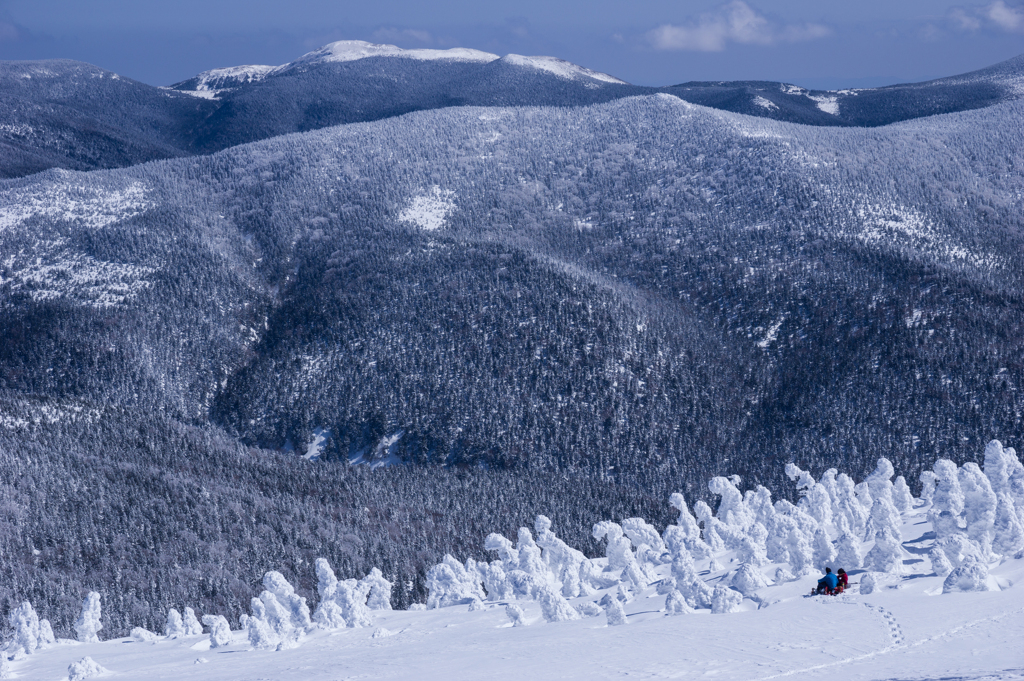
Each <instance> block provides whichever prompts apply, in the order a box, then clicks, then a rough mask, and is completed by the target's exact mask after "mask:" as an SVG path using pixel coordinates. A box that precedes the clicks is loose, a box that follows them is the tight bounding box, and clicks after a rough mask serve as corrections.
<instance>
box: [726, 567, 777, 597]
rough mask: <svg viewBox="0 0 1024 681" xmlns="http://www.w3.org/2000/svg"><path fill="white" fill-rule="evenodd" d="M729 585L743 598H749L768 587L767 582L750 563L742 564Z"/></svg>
mask: <svg viewBox="0 0 1024 681" xmlns="http://www.w3.org/2000/svg"><path fill="white" fill-rule="evenodd" d="M729 585H730V586H732V588H734V589H736V591H739V592H740V593H741V594H743V595H744V596H750V595H752V594H753V593H754V592H756V591H758V590H759V589H763V588H764V587H766V586H768V580H766V579H765V578H764V575H763V574H761V571H760V570H758V569H757V568H756V567H754V566H753V565H751V564H750V563H744V564H743V565H740V567H739V569H738V570H736V573H735V574H734V575H733V576H732V580H731V581H730V582H729Z"/></svg>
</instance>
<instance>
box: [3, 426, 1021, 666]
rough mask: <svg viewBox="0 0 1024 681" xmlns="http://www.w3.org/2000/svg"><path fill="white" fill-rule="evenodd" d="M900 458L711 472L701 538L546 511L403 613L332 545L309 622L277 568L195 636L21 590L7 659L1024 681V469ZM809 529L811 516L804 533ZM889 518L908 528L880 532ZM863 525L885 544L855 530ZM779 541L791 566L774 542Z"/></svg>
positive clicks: (632, 522) (1000, 457)
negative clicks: (912, 478) (26, 598)
mask: <svg viewBox="0 0 1024 681" xmlns="http://www.w3.org/2000/svg"><path fill="white" fill-rule="evenodd" d="M892 472H893V470H892V466H891V465H890V464H889V462H888V461H887V460H885V459H880V460H879V465H878V468H877V469H876V471H875V472H874V473H872V475H871V476H869V477H868V479H867V480H866V481H865V482H862V483H860V484H858V485H856V486H854V485H853V483H852V481H851V480H850V478H848V477H846V476H844V475H839V477H838V479H837V478H836V472H835V471H834V470H830V471H827V472H826V473H825V474H824V475H823V476H822V478H821V480H820V482H818V481H815V480H814V478H813V477H811V476H810V474H809V473H807V472H805V471H801V470H800V469H799V468H797V467H796V466H794V465H793V464H789V465H788V466H787V473H788V474H789V476H790V478H791V479H793V480H794V481H795V482H796V483H797V486H798V488H799V489H800V490H801V492H802V495H803V499H801V502H800V504H799V505H798V506H794V505H792V504H789V502H786V501H779V502H776V503H775V504H774V505H773V504H771V502H770V497H768V496H766V492H767V490H764V488H758V489H756V490H749V491H748V492H747V493H746V494H745V495H742V496H741V494H740V492H739V490H738V488H737V487H736V485H737V483H738V482H739V479H738V478H736V477H733V478H723V477H719V478H714V479H713V480H712V481H711V482H710V483H709V487H710V489H711V490H712V492H714V493H715V494H718V495H720V496H721V497H722V501H721V504H720V506H719V509H718V512H717V515H715V516H712V515H709V513H710V508H709V507H708V506H707V505H706V504H704V502H700V501H698V502H697V503H696V504H695V506H694V508H695V511H696V518H699V519H700V520H701V522H702V523H703V526H704V529H703V531H698V532H697V533H694V532H693V530H694V529H697V527H698V526H697V519H695V518H694V516H693V515H691V514H690V511H689V509H688V507H687V505H686V504H685V503H684V502H683V499H682V497H681V495H673V496H672V499H671V503H672V505H673V506H674V507H676V508H677V509H679V510H680V517H679V521H678V524H676V525H670V526H669V527H668V528H667V529H666V530H665V532H664V534H663V537H664V538H662V536H661V535H659V534H658V533H657V532H656V531H655V530H654V528H653V527H652V526H650V525H649V524H647V523H646V522H644V521H643V520H641V519H638V518H631V519H625V520H623V521H622V522H621V524H619V523H614V522H609V521H603V522H601V523H598V524H596V525H595V526H594V537H595V538H607V540H608V543H607V555H606V557H605V558H599V559H592V560H588V559H585V558H584V557H583V555H582V554H580V553H579V552H578V551H575V550H574V549H571V548H569V547H568V546H566V545H565V544H564V542H562V541H561V540H560V539H558V538H557V535H556V534H555V533H554V532H553V531H552V529H551V523H550V521H549V520H548V519H547V518H545V517H544V516H538V518H537V522H536V525H535V530H536V534H537V539H536V542H535V541H534V539H533V534H532V533H531V532H530V530H529V529H527V528H521V529H520V531H519V537H518V542H517V544H515V545H513V543H512V542H511V541H510V540H508V539H506V538H504V537H502V536H500V535H497V534H491V535H490V536H488V538H487V541H486V549H487V550H488V551H491V552H492V553H494V554H496V555H497V556H498V559H497V560H494V561H493V562H491V563H489V564H488V563H476V562H474V561H473V560H472V559H469V560H467V562H466V564H465V565H463V564H462V563H461V562H459V561H458V560H456V559H455V558H453V557H451V556H448V557H446V558H445V561H444V562H443V563H441V564H439V565H437V566H435V567H434V568H432V569H431V570H430V571H428V573H427V581H428V586H429V587H430V597H429V599H428V603H427V606H426V607H425V606H422V605H420V606H417V607H418V608H419V609H415V610H409V611H393V610H391V609H390V605H389V603H388V602H387V598H388V596H387V595H388V594H390V588H391V584H390V583H389V582H388V581H387V580H386V579H384V578H383V576H382V575H381V574H380V572H379V571H377V570H376V569H375V570H373V571H372V572H371V574H370V575H367V576H366V577H365V578H364V579H362V580H359V581H357V580H354V579H349V580H343V581H339V580H338V579H337V578H336V577H335V575H334V573H333V571H332V570H331V568H330V566H329V565H328V564H327V562H326V561H324V560H323V559H320V560H318V561H317V564H316V574H317V577H318V579H319V587H318V592H319V604H318V606H317V608H316V611H315V612H314V613H313V615H312V617H311V616H310V608H309V607H308V606H307V604H306V599H305V598H300V597H299V596H298V595H297V594H296V593H295V592H294V590H293V589H292V587H291V585H289V584H288V582H287V581H286V580H285V579H284V577H283V576H282V575H280V574H279V573H277V572H268V573H267V575H266V577H265V578H264V580H263V585H264V587H265V588H266V590H265V591H263V593H262V594H261V595H260V596H259V598H253V600H252V610H253V612H252V614H251V615H250V614H243V615H242V616H241V617H240V618H239V619H238V620H237V622H238V623H240V624H241V625H242V629H241V630H235V631H229V630H228V627H227V622H226V621H225V620H223V619H222V618H220V617H218V616H212V617H211V616H209V615H207V616H205V617H203V621H204V623H206V624H208V625H213V628H214V631H213V632H212V633H210V634H199V633H191V634H190V633H189V632H198V631H199V630H200V625H199V623H198V621H197V620H196V618H195V616H194V613H192V612H191V611H190V610H186V615H185V618H184V621H183V619H182V617H181V615H180V614H179V613H178V612H177V610H172V611H170V612H169V616H168V635H167V636H162V635H159V634H155V633H153V632H148V631H146V630H144V629H141V628H136V629H135V630H134V631H133V632H132V637H130V638H121V639H115V640H110V641H99V642H80V641H82V640H84V641H89V640H94V639H95V638H96V634H97V632H99V633H102V632H101V631H100V628H99V627H98V624H97V623H99V624H101V623H102V622H101V615H100V606H99V596H98V595H97V594H90V596H89V598H87V599H86V602H85V605H84V607H83V613H82V616H81V617H80V618H79V620H78V622H77V623H76V625H75V628H76V631H77V632H78V635H79V639H80V640H79V641H71V640H63V639H62V640H59V641H56V642H52V641H51V640H50V638H51V637H52V634H49V633H48V632H49V624H48V623H45V626H41V625H40V620H38V619H37V618H36V615H35V613H34V611H32V609H31V607H29V606H28V605H27V604H25V605H22V606H21V607H20V608H18V609H17V610H16V611H12V613H13V614H12V615H11V623H12V626H14V627H15V629H16V630H17V632H18V633H17V634H16V636H15V639H14V640H13V641H12V642H10V643H9V644H8V646H7V648H6V650H7V654H6V655H5V656H3V657H4V660H3V662H0V664H4V665H5V666H3V668H2V669H0V672H2V673H5V674H6V675H7V678H25V679H70V680H71V681H74V680H75V679H85V678H94V677H95V678H103V677H108V676H109V677H112V678H113V677H116V678H119V679H126V680H127V679H145V680H146V681H152V680H154V679H206V680H212V681H220V680H223V681H228V680H230V681H241V680H243V679H253V680H255V679H303V680H306V679H310V680H316V679H324V680H334V679H413V678H415V679H482V678H488V679H490V678H494V679H531V678H534V679H553V678H570V679H605V678H622V677H639V678H649V679H661V678H666V679H667V678H706V677H720V678H724V679H750V680H752V681H754V680H757V681H760V680H767V679H777V678H799V679H835V678H840V679H864V680H875V679H908V680H909V679H936V680H938V679H943V680H953V679H958V680H959V679H973V680H978V681H980V680H982V679H986V680H989V679H991V680H995V679H1000V680H1010V679H1024V648H1022V647H1021V644H1020V641H1021V640H1022V637H1024V590H1022V588H1021V587H1020V586H1019V585H1018V584H1017V583H1018V582H1019V581H1020V580H1021V579H1022V578H1024V551H1022V550H1021V545H1022V543H1024V532H1022V530H1021V523H1020V520H1019V518H1018V517H1017V510H1016V503H1015V500H1016V499H1017V498H1019V497H1020V494H1019V493H1020V491H1021V489H1020V488H1021V484H1020V483H1021V482H1024V467H1022V466H1021V465H1020V462H1019V460H1018V459H1017V457H1016V454H1015V452H1014V451H1013V450H1012V449H1006V450H1003V448H1002V447H1001V446H1000V445H999V444H998V443H995V442H994V443H992V444H990V445H989V446H988V448H987V449H986V456H985V467H984V473H982V472H981V468H980V467H979V466H977V465H975V464H971V463H968V464H965V465H964V466H963V467H960V468H959V469H958V467H957V466H956V465H955V464H953V463H952V462H948V461H944V460H940V461H939V462H937V463H936V465H935V469H934V471H926V472H925V473H924V474H923V475H922V483H923V484H924V492H923V493H922V497H923V498H922V499H913V498H912V497H911V496H910V495H909V493H908V492H907V486H906V484H905V482H904V481H903V479H902V477H900V478H897V479H896V481H895V484H894V483H893V482H891V481H890V480H889V478H890V477H891V475H892ZM996 499H998V501H996ZM866 502H870V504H868V503H866ZM868 506H870V512H868ZM896 508H901V509H902V512H899V513H896V514H893V513H891V510H894V509H896ZM762 520H764V521H767V522H768V525H770V529H769V530H767V531H766V530H765V527H764V525H763V524H761V522H762ZM863 522H866V523H867V524H866V525H864V526H861V527H858V528H853V527H852V526H851V523H854V524H856V523H863ZM744 526H746V527H747V528H748V529H747V530H745V531H743V532H740V531H739V528H741V527H744ZM801 526H806V529H807V531H808V533H809V532H810V530H811V529H813V532H814V540H813V542H808V539H807V536H808V535H805V534H801V533H802V532H803V530H800V529H799V528H800V527H801ZM787 527H788V530H785V528H787ZM780 528H783V531H780ZM895 529H898V532H899V535H900V536H899V537H898V543H897V542H896V541H894V542H892V546H888V544H889V542H888V537H890V536H892V532H894V531H895ZM864 532H866V536H873V537H874V538H875V539H874V541H863V542H862V541H859V540H855V539H854V540H851V539H850V537H852V536H854V535H861V534H863V533H864ZM837 534H838V535H839V537H838V538H837V539H835V540H834V541H833V540H832V539H831V537H832V536H833V535H837ZM823 537H824V538H825V539H823ZM780 538H781V539H780ZM812 544H813V549H812ZM730 545H731V548H730ZM634 547H635V548H634ZM716 547H718V548H717V549H716ZM723 547H724V549H723ZM1013 547H1017V548H1015V549H1014V548H1013ZM993 549H996V550H1001V551H1004V552H1005V551H1008V550H1013V551H1015V553H1013V554H1012V555H1010V554H1007V553H1004V554H1003V555H1001V556H1000V555H998V553H996V552H993ZM780 551H782V552H783V553H785V554H786V555H788V557H789V560H788V561H786V562H779V561H775V560H772V559H770V558H769V557H768V556H770V555H775V556H778V555H781V554H780V553H779V552H780ZM836 551H838V553H839V556H840V557H839V558H835V557H834V556H835V555H836ZM812 552H813V555H814V558H811V554H812ZM979 555H980V556H984V557H985V558H984V560H982V561H980V562H979V561H978V560H976V558H975V556H979ZM700 556H703V557H700ZM829 556H832V557H831V558H830V557H829ZM893 556H894V557H895V558H896V559H897V560H895V561H891V560H890V558H891V557H893ZM862 557H863V561H864V564H865V565H869V566H871V567H872V568H874V571H871V572H868V571H865V570H864V569H857V568H854V567H853V563H849V562H848V563H847V567H849V568H851V569H850V570H849V573H850V577H851V579H850V585H849V588H848V589H847V591H846V592H845V593H842V594H839V595H834V596H832V595H820V596H810V595H809V592H810V590H811V589H812V588H813V587H814V585H815V583H816V581H817V579H818V577H819V575H820V570H819V569H818V568H817V567H815V568H812V567H811V566H810V564H809V563H808V562H807V561H811V560H812V561H813V562H814V563H816V564H817V563H821V562H827V563H828V564H829V565H831V566H833V567H834V568H838V567H840V566H841V562H842V561H849V560H852V561H854V563H859V562H860V561H861V559H862ZM951 560H952V562H951ZM956 564H959V566H958V567H954V565H956ZM883 565H885V566H887V569H886V570H885V571H882V570H879V568H880V567H882V566H883ZM801 566H802V567H801ZM793 572H796V573H798V574H800V575H801V576H800V577H794V576H793V574H792V573H793ZM687 575H689V577H688V576H687ZM942 575H946V576H942ZM595 585H597V586H600V587H601V588H594V587H595ZM482 587H486V589H487V593H486V594H485V593H484V591H483V589H482ZM559 587H561V588H559ZM965 590H966V591H965ZM573 594H577V595H573ZM744 594H745V595H744ZM427 607H429V609H426V608H427ZM623 615H625V617H623ZM19 618H20V619H19ZM616 622H618V625H617V626H612V625H613V624H616ZM33 627H34V628H33ZM33 632H34V633H33ZM37 640H38V642H39V645H40V646H41V647H40V648H39V649H36V650H35V651H34V652H30V653H29V654H27V655H26V654H25V653H24V650H26V649H29V650H30V649H32V648H34V647H35V646H36V641H37ZM8 657H13V660H12V661H10V662H7V661H6V660H7V658H8Z"/></svg>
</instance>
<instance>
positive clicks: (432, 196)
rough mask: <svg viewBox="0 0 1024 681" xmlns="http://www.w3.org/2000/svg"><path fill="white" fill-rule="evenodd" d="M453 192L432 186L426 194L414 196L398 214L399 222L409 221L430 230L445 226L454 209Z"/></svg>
mask: <svg viewBox="0 0 1024 681" xmlns="http://www.w3.org/2000/svg"><path fill="white" fill-rule="evenodd" d="M454 198H455V192H453V191H450V190H442V189H441V188H440V187H438V186H436V185H435V186H434V187H432V188H431V189H430V191H429V192H428V193H426V194H421V195H419V196H414V197H412V199H411V200H410V201H409V205H408V206H407V207H406V209H405V210H404V211H402V213H401V214H400V215H399V216H398V219H399V221H401V222H411V223H413V224H414V225H416V226H417V227H419V228H420V229H422V230H425V231H428V232H432V231H434V230H436V229H441V228H442V227H444V226H445V224H446V221H447V220H448V216H449V215H451V213H452V211H454V210H455V202H454V201H453V200H452V199H454Z"/></svg>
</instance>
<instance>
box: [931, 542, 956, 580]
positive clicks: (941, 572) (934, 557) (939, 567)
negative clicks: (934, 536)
mask: <svg viewBox="0 0 1024 681" xmlns="http://www.w3.org/2000/svg"><path fill="white" fill-rule="evenodd" d="M928 560H929V561H931V564H932V570H934V571H935V574H936V575H938V576H939V577H945V576H946V575H948V574H949V573H950V572H952V571H953V564H952V563H950V562H949V558H948V557H947V556H946V552H945V551H943V550H942V547H941V546H935V547H932V550H931V551H929V552H928Z"/></svg>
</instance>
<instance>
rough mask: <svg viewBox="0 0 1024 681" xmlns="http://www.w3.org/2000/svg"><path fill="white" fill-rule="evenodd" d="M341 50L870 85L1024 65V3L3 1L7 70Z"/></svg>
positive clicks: (185, 62) (648, 81) (641, 80)
mask: <svg viewBox="0 0 1024 681" xmlns="http://www.w3.org/2000/svg"><path fill="white" fill-rule="evenodd" d="M335 40H367V41H371V42H380V43H389V44H393V45H398V46H399V47H404V48H423V47H429V48H441V49H443V48H448V47H470V48H475V49H480V50H485V51H488V52H494V53H496V54H499V55H505V54H509V53H516V54H526V55H549V56H555V57H559V58H562V59H566V60H569V61H572V62H575V63H577V64H580V65H582V66H585V67H587V68H591V69H595V70H598V71H604V72H606V73H610V74H612V75H614V76H616V77H618V78H622V79H623V80H626V81H629V82H631V83H635V84H638V85H671V84H675V83H682V82H686V81H692V80H773V81H786V82H791V83H795V84H798V85H802V86H805V87H812V88H820V89H831V88H843V87H871V86H878V85H887V84H893V83H900V82H913V81H921V80H928V79H931V78H938V77H943V76H950V75H955V74H959V73H965V72H967V71H972V70H975V69H978V68H982V67H985V66H989V65H991V64H994V63H997V62H1000V61H1003V60H1005V59H1009V58H1011V57H1014V56H1017V55H1019V54H1022V53H1024V0H982V1H981V2H971V1H970V0H966V1H965V0H959V1H954V0H857V1H856V2H852V1H851V0H731V1H726V2H722V1H721V0H674V1H669V0H631V2H629V3H628V4H627V3H626V2H622V0H615V1H613V0H519V1H518V2H516V3H487V2H480V1H479V0H446V1H445V2H437V1H436V0H374V1H373V2H365V1H364V2H358V3H356V2H349V1H346V0H342V1H339V0H289V1H288V2H283V1H282V0H176V1H175V2H173V3H172V2H166V0H160V1H154V0H0V59H3V60H22V59H50V58H66V59H75V60H80V61H86V62H89V63H92V64H95V65H96V66H100V67H102V68H105V69H109V70H111V71H114V72H117V73H119V74H121V75H124V76H128V77H130V78H134V79H136V80H140V81H142V82H144V83H149V84H151V85H169V84H172V83H175V82H178V81H181V80H185V79H187V78H189V77H191V76H193V75H195V74H196V73H199V72H201V71H205V70H207V69H211V68H217V67H223V66H235V65H240V64H272V65H276V64H283V63H287V62H289V61H292V60H294V59H296V58H297V57H299V56H301V55H302V54H304V53H306V52H308V51H310V50H313V49H315V48H317V47H319V46H321V45H324V44H326V43H329V42H333V41H335Z"/></svg>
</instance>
